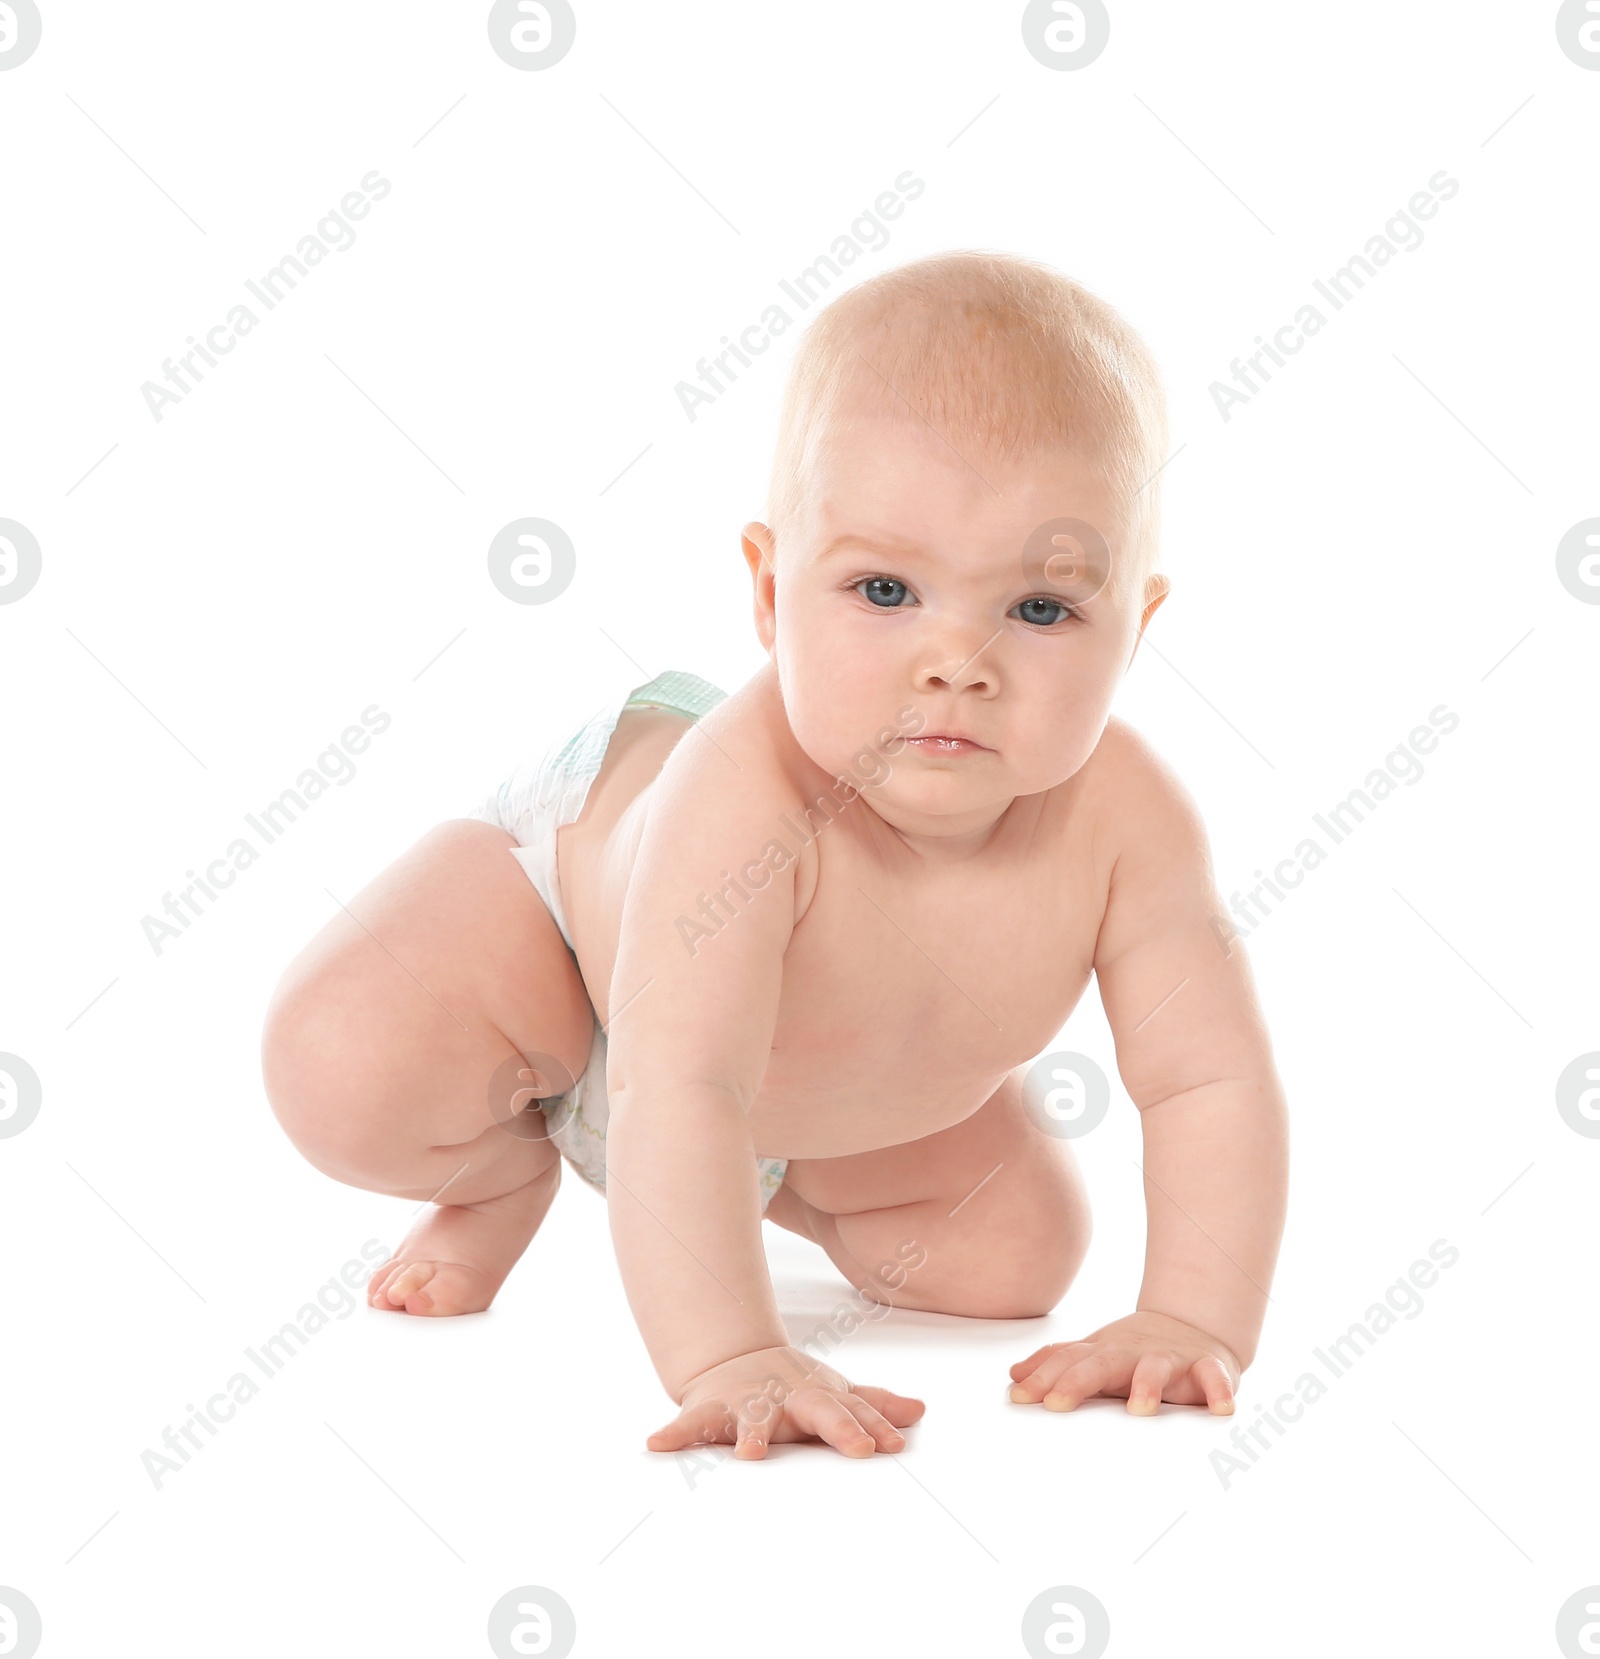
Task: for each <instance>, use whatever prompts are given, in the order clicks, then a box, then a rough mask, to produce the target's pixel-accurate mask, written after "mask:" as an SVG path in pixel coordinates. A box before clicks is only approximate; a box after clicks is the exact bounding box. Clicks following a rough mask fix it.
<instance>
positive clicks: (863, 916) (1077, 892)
mask: <svg viewBox="0 0 1600 1659" xmlns="http://www.w3.org/2000/svg"><path fill="white" fill-rule="evenodd" d="M1057 868H1058V869H1059V865H1058V866H1057ZM1104 912H1105V895H1104V893H1103V892H1101V891H1097V883H1096V880H1095V877H1094V873H1093V871H1092V870H1080V871H1079V872H1078V874H1077V876H1076V877H1074V878H1070V879H1062V878H1060V877H1059V876H1058V877H1057V878H1056V879H1052V880H1045V879H1042V878H1041V877H1040V876H1039V875H1038V873H1037V872H1032V871H1030V870H1029V869H1028V868H1027V867H1026V866H1025V865H1023V864H1020V863H1017V862H1012V863H1009V864H1006V863H1001V864H997V865H994V866H990V867H986V868H982V869H973V868H963V869H961V870H951V871H947V872H938V873H935V874H933V875H932V876H925V877H923V878H922V879H919V880H910V879H905V878H904V877H903V876H892V875H886V874H885V873H884V872H883V871H882V870H881V869H880V868H877V867H874V866H873V865H872V864H871V863H870V862H852V861H850V860H847V859H836V860H835V861H834V863H833V864H831V865H828V864H826V862H825V864H824V868H823V869H822V870H821V871H820V872H819V876H818V881H817V886H816V891H815V893H814V895H813V897H812V901H811V904H810V906H809V907H808V909H807V911H806V914H805V916H804V917H803V918H802V921H801V923H800V925H799V926H798V927H797V928H796V930H795V933H794V935H793V936H792V938H791V940H790V945H789V950H788V952H787V954H786V956H785V960H784V985H783V997H782V1003H781V1009H780V1024H782V1025H786V1026H787V1027H788V1028H789V1033H790V1035H791V1036H794V1037H799V1038H801V1039H802V1040H803V1041H804V1042H805V1043H806V1044H807V1045H810V1044H828V1045H831V1047H832V1051H833V1052H834V1053H836V1054H838V1055H839V1056H841V1058H843V1057H845V1056H853V1057H854V1059H855V1061H856V1063H859V1062H860V1059H861V1057H862V1056H863V1055H868V1054H871V1055H882V1054H885V1053H893V1054H898V1055H900V1056H902V1058H903V1059H904V1061H905V1063H907V1064H910V1065H912V1066H914V1067H915V1069H917V1070H919V1071H920V1070H922V1069H923V1068H928V1069H930V1070H931V1071H933V1072H934V1073H944V1074H950V1073H964V1074H969V1075H988V1074H990V1073H993V1072H996V1071H999V1070H1004V1069H1008V1068H1010V1067H1011V1066H1015V1065H1020V1064H1022V1063H1023V1062H1024V1061H1026V1060H1030V1059H1032V1058H1033V1057H1034V1056H1035V1055H1036V1054H1038V1053H1040V1052H1041V1051H1042V1050H1043V1049H1044V1048H1046V1047H1047V1046H1048V1045H1049V1043H1050V1042H1051V1040H1052V1038H1054V1036H1055V1035H1056V1033H1057V1032H1058V1031H1059V1030H1060V1029H1061V1026H1062V1025H1063V1023H1064V1022H1065V1021H1066V1019H1067V1016H1068V1015H1069V1014H1070V1013H1071V1012H1072V1009H1073V1008H1074V1007H1075V1006H1076V1004H1077V1002H1078V999H1079V998H1080V997H1081V995H1082V994H1083V990H1084V987H1085V986H1086V985H1087V983H1088V981H1089V977H1090V975H1091V972H1092V969H1093V961H1094V946H1095V940H1096V938H1097V936H1098V933H1099V928H1100V921H1101V918H1102V916H1103V915H1104ZM847 1063H848V1062H847Z"/></svg>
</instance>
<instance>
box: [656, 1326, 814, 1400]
mask: <svg viewBox="0 0 1600 1659" xmlns="http://www.w3.org/2000/svg"><path fill="white" fill-rule="evenodd" d="M734 1367H738V1368H739V1369H740V1370H749V1369H752V1368H755V1369H763V1370H764V1371H765V1372H766V1376H765V1378H764V1380H763V1384H762V1386H763V1387H766V1386H767V1385H769V1384H778V1385H780V1386H781V1387H782V1388H783V1389H784V1390H785V1391H787V1390H790V1389H794V1388H797V1387H799V1386H800V1385H801V1384H802V1383H803V1382H805V1381H806V1380H807V1378H808V1376H809V1375H810V1374H811V1373H812V1372H814V1371H815V1370H816V1368H817V1367H816V1366H815V1364H814V1363H813V1362H812V1361H810V1360H808V1359H807V1358H806V1356H805V1355H804V1354H802V1353H800V1352H799V1351H798V1350H797V1349H794V1348H791V1347H790V1346H789V1345H788V1343H787V1342H786V1341H784V1342H774V1343H768V1344H764V1345H762V1346H760V1347H752V1348H740V1349H738V1350H736V1351H735V1352H734V1353H731V1354H729V1355H728V1356H727V1357H726V1358H724V1359H720V1360H717V1361H715V1362H714V1363H713V1364H711V1365H707V1366H705V1367H703V1368H702V1369H701V1370H699V1371H697V1372H696V1373H695V1374H694V1375H693V1376H692V1377H688V1378H686V1379H685V1380H684V1381H683V1383H682V1384H681V1386H680V1387H679V1388H677V1389H676V1390H673V1389H671V1388H669V1389H668V1390H667V1392H668V1393H669V1394H671V1395H672V1398H673V1399H674V1401H676V1403H677V1404H678V1405H680V1406H681V1405H682V1404H683V1402H684V1401H685V1400H686V1399H688V1397H689V1395H690V1394H691V1393H693V1392H694V1391H695V1390H696V1389H697V1388H698V1387H700V1386H701V1385H702V1384H704V1383H705V1382H706V1381H707V1380H708V1379H714V1377H715V1373H717V1372H718V1371H724V1370H730V1369H732V1368H734Z"/></svg>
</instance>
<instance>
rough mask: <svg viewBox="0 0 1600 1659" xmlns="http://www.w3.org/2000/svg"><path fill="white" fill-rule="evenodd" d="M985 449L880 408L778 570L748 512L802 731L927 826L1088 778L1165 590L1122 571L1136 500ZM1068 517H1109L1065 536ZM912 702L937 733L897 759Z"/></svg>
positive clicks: (765, 611)
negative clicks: (1055, 529)
mask: <svg viewBox="0 0 1600 1659" xmlns="http://www.w3.org/2000/svg"><path fill="white" fill-rule="evenodd" d="M970 459H971V465H969V464H968V463H967V461H965V460H963V459H962V458H961V457H960V456H958V455H956V454H955V453H954V452H953V451H952V449H951V448H950V446H949V445H948V444H946V443H944V442H943V441H942V440H941V439H940V438H939V437H938V436H937V435H936V434H935V433H934V432H933V431H931V430H930V429H929V427H928V426H927V424H926V423H925V422H923V421H921V420H918V419H917V418H916V417H915V416H908V417H906V418H903V419H895V418H888V419H885V418H882V417H877V416H873V417H865V416H864V417H861V418H859V419H854V420H852V421H851V422H850V423H849V425H848V426H847V427H845V428H844V429H843V431H842V432H841V433H840V435H839V439H838V441H837V442H836V443H835V445H834V446H833V447H832V449H831V450H830V452H829V453H828V454H827V455H825V456H824V457H823V459H822V460H821V461H820V462H819V465H818V467H817V469H816V471H815V472H814V474H813V479H812V488H811V491H810V493H809V497H808V511H807V515H806V518H805V521H804V522H803V523H801V524H799V525H797V526H796V527H795V528H794V529H793V530H792V531H791V533H790V535H789V536H788V538H786V541H785V544H784V546H783V548H782V550H781V552H780V554H779V557H778V562H777V569H776V579H775V581H774V575H773V571H772V565H771V562H770V551H771V538H770V533H769V532H768V531H767V530H766V527H765V526H763V525H759V524H755V525H749V526H746V542H745V553H746V558H747V560H749V562H750V565H751V569H752V571H753V573H754V574H755V577H756V605H757V620H758V628H759V630H760V632H761V635H762V643H763V644H764V645H765V646H766V647H767V648H768V650H769V651H771V652H772V653H773V655H774V657H775V660H776V663H777V668H778V677H779V681H780V684H781V686H782V689H783V700H784V709H785V712H786V714H787V715H788V719H789V724H790V727H791V729H792V730H793V732H794V735H795V738H796V740H797V742H798V743H799V744H800V746H801V748H802V749H804V750H805V752H806V754H807V755H808V756H809V757H810V758H811V759H812V760H813V761H814V762H816V764H817V765H819V766H821V767H823V768H824V769H825V770H827V771H828V772H830V773H832V774H834V775H835V776H839V777H845V778H848V779H850V780H852V781H854V782H856V783H858V784H859V785H860V787H861V788H862V791H863V799H864V800H865V801H867V802H869V803H870V804H871V806H872V808H873V810H874V811H876V812H877V813H878V814H879V816H880V817H882V818H883V819H884V820H885V821H886V822H888V823H890V824H892V825H893V826H894V827H895V828H896V829H899V830H901V831H902V832H903V833H905V834H907V835H909V836H913V837H924V836H925V837H940V838H949V837H955V838H960V837H963V836H967V835H978V834H982V833H983V832H984V831H985V830H986V829H987V828H988V827H989V826H990V825H991V824H992V823H993V821H994V819H995V818H997V817H998V816H999V814H1000V813H1001V812H1003V811H1004V810H1005V809H1006V807H1007V806H1008V805H1009V804H1010V803H1011V801H1012V800H1013V799H1014V798H1015V797H1017V796H1019V795H1032V794H1037V793H1039V792H1041V791H1043V790H1046V789H1050V788H1053V787H1054V786H1055V785H1057V784H1059V783H1061V782H1062V781H1063V780H1064V779H1066V778H1069V777H1071V776H1072V775H1073V774H1074V773H1075V772H1076V771H1077V770H1078V769H1079V767H1081V766H1082V765H1083V763H1084V762H1085V761H1086V760H1087V759H1088V758H1089V756H1090V754H1092V753H1093V751H1094V747H1095V745H1096V743H1098V742H1099V740H1100V735H1101V733H1102V731H1103V730H1104V729H1105V724H1106V720H1107V718H1108V716H1109V714H1110V711H1111V700H1112V694H1113V693H1114V691H1115V690H1116V686H1117V683H1118V681H1119V680H1120V679H1121V677H1122V674H1123V672H1124V670H1125V669H1126V667H1127V665H1128V661H1129V659H1130V657H1131V656H1132V653H1133V650H1134V647H1135V645H1136V643H1137V640H1138V636H1139V633H1140V631H1141V626H1142V621H1143V620H1146V619H1147V618H1146V617H1145V607H1146V605H1149V606H1150V608H1151V609H1152V610H1153V609H1154V605H1155V604H1158V603H1159V602H1160V598H1161V596H1162V595H1163V594H1164V592H1165V581H1164V579H1163V578H1161V577H1153V578H1150V579H1149V580H1148V581H1144V580H1140V579H1138V577H1137V573H1136V572H1134V571H1133V570H1132V568H1131V565H1130V566H1129V567H1128V568H1126V569H1124V568H1123V565H1122V561H1123V560H1124V559H1125V558H1127V557H1131V556H1130V555H1128V554H1126V552H1125V549H1126V535H1125V522H1126V520H1125V513H1124V512H1123V510H1122V508H1121V505H1120V504H1119V503H1116V502H1114V501H1112V499H1111V498H1110V496H1109V494H1108V493H1107V491H1106V489H1105V487H1104V486H1103V485H1102V483H1101V482H1100V479H1099V478H1098V476H1097V475H1096V474H1095V473H1094V472H1092V471H1091V470H1090V469H1088V468H1086V467H1084V466H1082V465H1080V464H1078V463H1076V462H1075V461H1074V460H1073V459H1072V457H1070V456H1068V455H1066V454H1062V455H1060V456H1058V457H1056V458H1054V459H1046V460H1040V459H1034V460H1032V461H1029V462H1026V463H1009V464H1008V465H1006V466H1001V465H1000V464H999V463H996V462H994V461H992V460H990V459H988V458H987V457H984V456H983V455H981V454H979V453H976V452H975V453H973V454H972V455H971V457H970ZM1063 519H1067V520H1078V521H1082V522H1083V523H1086V524H1087V525H1088V526H1091V527H1093V528H1092V530H1091V531H1090V532H1089V534H1088V535H1087V536H1084V535H1083V534H1082V533H1081V532H1075V533H1071V534H1069V535H1068V537H1067V539H1066V540H1064V541H1060V542H1055V543H1054V544H1052V540H1051V534H1052V532H1051V527H1050V521H1053V520H1063ZM1063 528H1065V527H1063ZM1041 531H1042V535H1041ZM1095 532H1098V534H1099V537H1100V538H1103V541H1097V538H1096V536H1095ZM1085 542H1086V543H1087V544H1088V547H1087V558H1085V551H1086V549H1085V546H1084V544H1085ZM761 553H766V554H767V555H768V559H767V561H766V562H765V563H763V562H762V561H761V559H760V557H759V555H760V554H761ZM1108 562H1109V578H1110V579H1109V580H1107V579H1106V577H1107V575H1108ZM907 708H909V709H910V710H912V711H913V717H912V718H911V719H902V720H901V722H900V723H901V727H902V729H914V730H916V731H917V732H918V733H919V734H920V736H918V737H917V738H916V739H915V740H913V741H911V742H908V743H906V744H905V745H904V746H903V747H898V748H896V747H895V746H893V745H890V746H889V747H890V748H891V749H893V750H894V752H893V753H892V754H891V755H889V756H888V757H887V758H886V757H885V755H884V747H885V746H884V745H882V744H881V743H880V742H879V741H878V738H879V734H880V733H881V732H882V731H883V729H884V728H885V727H889V728H893V727H894V726H895V725H896V723H897V716H899V715H900V713H901V711H902V710H905V709H907ZM916 716H920V717H921V724H920V725H915V723H914V721H915V717H916ZM939 735H945V736H957V737H965V738H968V739H971V740H973V741H972V742H970V743H966V744H960V745H956V746H954V747H952V746H949V745H940V744H939V743H937V742H935V741H932V740H933V739H934V738H935V737H937V736H939Z"/></svg>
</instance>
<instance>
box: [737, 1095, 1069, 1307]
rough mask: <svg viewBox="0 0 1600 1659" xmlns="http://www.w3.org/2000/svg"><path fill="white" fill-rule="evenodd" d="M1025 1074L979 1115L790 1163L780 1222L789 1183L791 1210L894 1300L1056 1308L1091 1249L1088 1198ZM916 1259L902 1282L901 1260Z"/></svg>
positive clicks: (849, 1269) (856, 1278) (849, 1268)
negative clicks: (1028, 1103) (1041, 1124)
mask: <svg viewBox="0 0 1600 1659" xmlns="http://www.w3.org/2000/svg"><path fill="white" fill-rule="evenodd" d="M1025 1075H1026V1067H1018V1069H1017V1070H1016V1071H1014V1072H1011V1073H1009V1074H1008V1075H1007V1077H1006V1078H1005V1080H1004V1081H1003V1082H1002V1083H1001V1085H1000V1087H999V1088H998V1089H996V1091H995V1092H994V1094H993V1095H991V1096H990V1097H989V1099H988V1100H987V1101H985V1102H984V1104H983V1105H982V1106H980V1107H979V1108H978V1110H977V1111H976V1112H974V1113H973V1114H972V1116H971V1117H969V1118H966V1119H964V1120H963V1121H962V1122H961V1123H957V1124H953V1125H951V1127H950V1128H948V1129H941V1130H938V1131H936V1132H935V1133H934V1134H932V1135H926V1136H924V1137H922V1138H921V1139H920V1140H915V1141H906V1142H903V1143H902V1144H901V1145H898V1146H887V1147H881V1148H879V1149H878V1150H876V1151H873V1152H862V1153H856V1154H854V1155H852V1156H850V1157H847V1158H809V1159H791V1160H790V1162H789V1166H788V1169H787V1171H786V1172H785V1175H784V1184H783V1187H782V1188H780V1189H779V1192H778V1195H777V1197H775V1198H774V1200H773V1203H772V1206H771V1210H772V1211H777V1212H778V1213H777V1214H775V1215H774V1220H779V1221H783V1220H784V1219H785V1212H783V1211H782V1210H780V1209H779V1202H778V1201H779V1199H781V1198H782V1197H783V1195H784V1193H785V1192H788V1193H789V1194H790V1197H791V1210H790V1212H789V1213H791V1214H793V1213H796V1212H798V1213H799V1214H798V1217H797V1218H800V1219H803V1221H804V1223H805V1226H804V1228H803V1230H805V1231H808V1232H810V1234H811V1236H812V1237H814V1238H815V1239H816V1240H817V1242H818V1243H819V1244H821V1245H822V1246H823V1248H824V1249H825V1250H827V1251H828V1254H829V1255H830V1256H831V1257H832V1258H833V1260H834V1263H835V1265H836V1266H838V1267H839V1269H840V1271H841V1272H843V1273H844V1274H845V1276H846V1278H848V1279H849V1280H850V1281H851V1282H852V1283H853V1284H855V1285H856V1286H857V1288H858V1289H873V1290H875V1291H876V1292H877V1294H879V1296H880V1299H882V1300H885V1301H892V1302H893V1303H894V1304H895V1306H897V1307H913V1308H922V1309H925V1310H927V1311H930V1312H941V1313H960V1314H967V1315H969V1316H971V1317H975V1318H1026V1317H1030V1316H1032V1315H1034V1314H1040V1313H1046V1312H1048V1311H1049V1310H1050V1308H1052V1307H1054V1306H1055V1304H1056V1303H1057V1302H1058V1301H1059V1300H1060V1299H1061V1297H1062V1295H1063V1294H1065V1292H1066V1289H1067V1286H1068V1285H1069V1284H1071V1282H1072V1280H1073V1278H1074V1276H1075V1275H1076V1273H1077V1270H1078V1267H1079V1265H1080V1264H1081V1263H1082V1261H1083V1257H1084V1254H1085V1252H1086V1251H1087V1249H1088V1245H1089V1231H1090V1222H1089V1206H1088V1198H1087V1194H1086V1192H1085V1190H1084V1186H1083V1180H1082V1177H1081V1175H1080V1174H1079V1172H1078V1166H1077V1160H1076V1159H1075V1158H1074V1156H1073V1154H1072V1149H1071V1147H1070V1146H1069V1145H1068V1143H1067V1142H1066V1141H1064V1140H1062V1139H1061V1138H1060V1137H1058V1136H1054V1135H1049V1134H1046V1133H1044V1132H1043V1131H1042V1130H1040V1129H1039V1128H1038V1127H1037V1126H1036V1125H1035V1124H1034V1123H1033V1121H1032V1119H1031V1118H1030V1117H1029V1116H1028V1113H1027V1111H1026V1109H1025V1107H1024V1104H1023V1095H1022V1079H1023V1077H1024V1076H1025ZM769 1213H771V1211H769ZM797 1230H802V1229H797ZM912 1262H915V1263H916V1264H917V1265H916V1266H915V1267H914V1268H910V1269H909V1270H908V1271H907V1272H906V1273H905V1274H904V1276H903V1283H901V1284H899V1285H896V1284H895V1283H894V1281H895V1280H896V1279H899V1278H900V1277H901V1275H900V1274H898V1273H897V1272H896V1271H895V1269H896V1265H897V1264H899V1265H901V1266H905V1265H907V1264H909V1263H912ZM885 1271H887V1272H888V1274H889V1279H888V1281H885V1278H884V1273H885ZM886 1282H887V1283H888V1286H889V1288H887V1289H885V1288H884V1286H885V1283H886Z"/></svg>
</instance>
